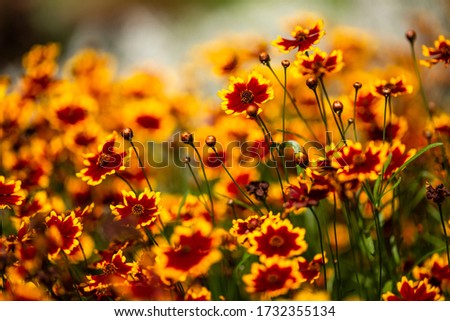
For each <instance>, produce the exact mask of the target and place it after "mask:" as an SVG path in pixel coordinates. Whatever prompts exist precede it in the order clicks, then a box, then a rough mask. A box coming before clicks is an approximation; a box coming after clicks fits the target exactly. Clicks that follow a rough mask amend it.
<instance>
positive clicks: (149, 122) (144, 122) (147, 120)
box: [136, 115, 161, 129]
mask: <svg viewBox="0 0 450 321" xmlns="http://www.w3.org/2000/svg"><path fill="white" fill-rule="evenodd" d="M136 122H137V123H138V124H139V125H140V126H142V127H144V128H146V129H159V128H160V127H161V119H159V118H156V117H153V116H150V115H142V116H139V117H137V118H136Z"/></svg>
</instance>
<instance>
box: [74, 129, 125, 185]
mask: <svg viewBox="0 0 450 321" xmlns="http://www.w3.org/2000/svg"><path fill="white" fill-rule="evenodd" d="M116 139H117V133H116V132H113V133H112V134H111V135H109V136H108V137H107V138H106V142H105V143H104V144H102V145H99V146H98V151H97V153H88V154H85V155H83V157H84V162H83V164H84V165H85V166H86V168H83V169H82V170H81V171H80V172H79V173H77V174H76V175H77V177H80V178H81V179H82V180H83V181H86V182H87V183H88V184H89V185H92V186H95V185H98V184H100V183H101V182H102V181H103V180H104V179H105V178H106V176H107V175H112V174H114V173H116V171H123V170H125V164H124V157H125V156H126V154H127V153H126V152H120V153H119V152H117V148H116V146H115V145H116Z"/></svg>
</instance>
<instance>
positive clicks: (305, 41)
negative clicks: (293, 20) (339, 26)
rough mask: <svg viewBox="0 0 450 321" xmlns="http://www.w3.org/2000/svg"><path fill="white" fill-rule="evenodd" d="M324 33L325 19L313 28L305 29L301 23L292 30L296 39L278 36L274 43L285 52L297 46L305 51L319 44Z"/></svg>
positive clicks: (299, 49)
mask: <svg viewBox="0 0 450 321" xmlns="http://www.w3.org/2000/svg"><path fill="white" fill-rule="evenodd" d="M324 34H325V31H323V21H322V20H319V21H318V22H317V23H316V24H315V26H314V27H312V28H311V29H305V28H302V27H301V26H299V25H297V26H295V29H294V30H293V31H292V32H291V35H292V37H293V38H294V39H286V38H282V37H281V36H278V38H277V39H276V40H274V41H273V42H272V44H273V45H274V46H275V47H277V48H278V49H279V50H280V51H281V52H284V53H288V52H289V51H291V50H293V49H295V48H297V49H298V51H302V52H303V51H306V50H309V49H310V48H311V46H312V45H315V44H317V43H318V42H319V40H320V39H321V38H322V37H323V35H324Z"/></svg>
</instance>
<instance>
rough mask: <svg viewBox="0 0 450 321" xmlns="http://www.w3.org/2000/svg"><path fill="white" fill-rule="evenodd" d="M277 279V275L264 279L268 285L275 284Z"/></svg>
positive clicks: (270, 275)
mask: <svg viewBox="0 0 450 321" xmlns="http://www.w3.org/2000/svg"><path fill="white" fill-rule="evenodd" d="M278 279H279V278H278V275H276V274H269V275H268V276H267V278H266V280H267V282H269V283H270V284H274V283H277V282H278Z"/></svg>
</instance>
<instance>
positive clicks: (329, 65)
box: [294, 48, 344, 78]
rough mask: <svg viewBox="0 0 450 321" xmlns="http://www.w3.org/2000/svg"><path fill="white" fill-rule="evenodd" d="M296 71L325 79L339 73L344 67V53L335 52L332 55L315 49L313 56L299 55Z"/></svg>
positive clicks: (295, 63) (296, 61)
mask: <svg viewBox="0 0 450 321" xmlns="http://www.w3.org/2000/svg"><path fill="white" fill-rule="evenodd" d="M294 66H295V67H296V68H295V70H296V71H297V72H298V73H299V74H301V75H304V76H306V75H309V76H315V77H317V78H320V77H323V76H325V75H326V74H331V73H335V72H338V71H339V70H341V69H342V67H343V66H344V63H343V61H342V51H341V50H333V51H332V52H331V54H330V55H328V54H327V53H326V52H323V51H321V50H320V49H318V48H314V49H313V52H312V54H309V55H306V54H304V53H298V54H297V56H296V60H295V62H294Z"/></svg>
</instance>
